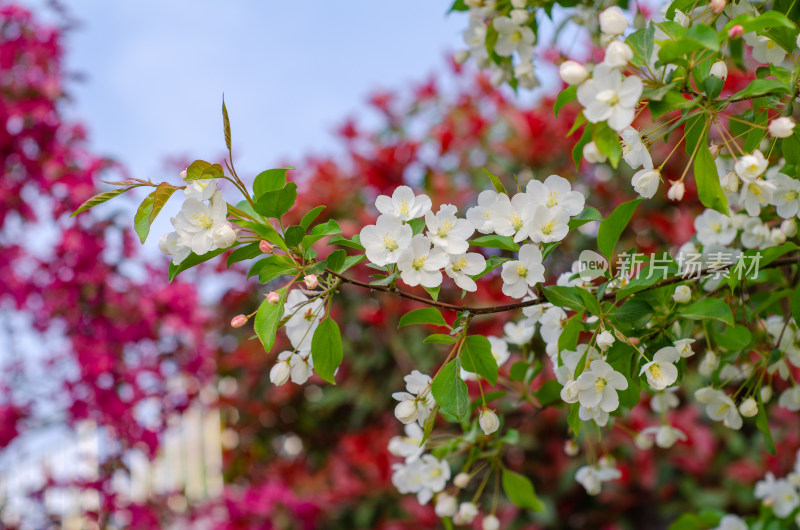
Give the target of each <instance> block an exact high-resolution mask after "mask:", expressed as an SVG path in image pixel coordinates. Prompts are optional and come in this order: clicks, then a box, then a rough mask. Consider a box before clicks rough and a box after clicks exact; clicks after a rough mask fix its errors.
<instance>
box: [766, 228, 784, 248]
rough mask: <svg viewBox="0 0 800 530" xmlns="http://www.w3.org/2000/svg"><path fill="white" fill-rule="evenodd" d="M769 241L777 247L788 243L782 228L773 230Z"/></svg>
mask: <svg viewBox="0 0 800 530" xmlns="http://www.w3.org/2000/svg"><path fill="white" fill-rule="evenodd" d="M769 239H770V241H772V242H773V243H774V244H776V245H783V244H784V243H786V234H784V233H783V230H781V229H780V228H773V229H772V230H770V232H769Z"/></svg>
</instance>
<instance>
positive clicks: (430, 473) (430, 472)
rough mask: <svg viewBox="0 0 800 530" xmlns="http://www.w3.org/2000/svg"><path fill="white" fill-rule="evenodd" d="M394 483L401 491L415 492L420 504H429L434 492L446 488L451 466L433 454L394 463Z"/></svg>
mask: <svg viewBox="0 0 800 530" xmlns="http://www.w3.org/2000/svg"><path fill="white" fill-rule="evenodd" d="M392 470H393V472H392V484H394V486H395V487H396V488H397V491H399V492H400V493H403V494H405V493H415V494H416V495H417V500H418V501H419V503H420V504H427V503H428V501H430V500H431V499H432V498H433V494H434V493H438V492H440V491H442V490H444V487H445V486H446V485H447V481H448V480H449V479H450V466H449V465H448V464H447V461H445V460H437V459H436V458H435V457H434V456H433V455H422V457H420V458H418V459H416V460H413V461H411V462H406V463H398V464H393V465H392Z"/></svg>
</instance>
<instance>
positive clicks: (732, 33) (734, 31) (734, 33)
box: [728, 24, 744, 39]
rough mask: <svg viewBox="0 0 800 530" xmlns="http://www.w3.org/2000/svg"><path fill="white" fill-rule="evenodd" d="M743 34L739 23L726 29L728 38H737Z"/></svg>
mask: <svg viewBox="0 0 800 530" xmlns="http://www.w3.org/2000/svg"><path fill="white" fill-rule="evenodd" d="M742 35H744V28H743V27H742V26H740V25H739V24H736V25H735V26H733V27H732V28H731V29H729V30H728V38H729V39H738V38H741V36H742Z"/></svg>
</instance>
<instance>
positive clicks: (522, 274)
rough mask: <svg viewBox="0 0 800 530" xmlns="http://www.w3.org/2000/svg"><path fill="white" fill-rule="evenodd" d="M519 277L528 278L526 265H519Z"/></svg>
mask: <svg viewBox="0 0 800 530" xmlns="http://www.w3.org/2000/svg"><path fill="white" fill-rule="evenodd" d="M517 276H519V277H520V278H526V277H527V276H528V268H527V267H526V266H525V265H517Z"/></svg>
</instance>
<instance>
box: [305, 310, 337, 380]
mask: <svg viewBox="0 0 800 530" xmlns="http://www.w3.org/2000/svg"><path fill="white" fill-rule="evenodd" d="M311 356H312V358H313V359H314V371H315V372H316V373H317V375H318V376H320V377H321V378H322V379H324V380H325V381H327V382H329V383H330V384H332V385H335V384H336V381H335V380H334V378H333V374H334V372H336V369H337V368H339V365H340V364H342V357H343V354H342V334H341V333H340V332H339V326H338V324H336V321H335V320H333V319H332V318H330V317H328V318H326V319H325V320H323V321H322V322H320V323H319V326H317V330H316V331H314V337H313V338H312V339H311Z"/></svg>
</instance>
